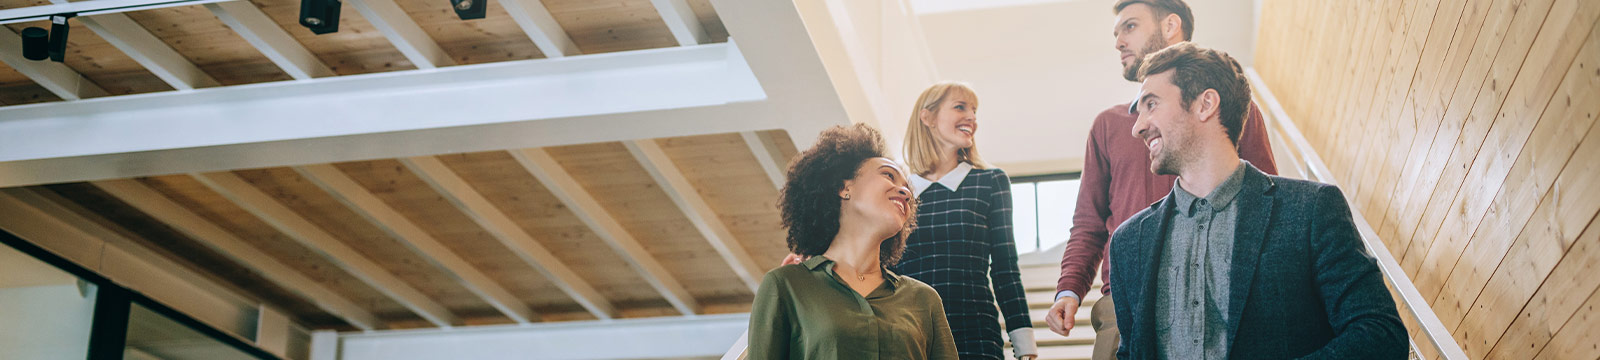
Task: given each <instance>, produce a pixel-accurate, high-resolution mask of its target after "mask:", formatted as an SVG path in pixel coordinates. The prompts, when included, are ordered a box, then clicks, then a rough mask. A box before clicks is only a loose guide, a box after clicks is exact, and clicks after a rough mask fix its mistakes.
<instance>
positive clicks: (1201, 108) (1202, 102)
mask: <svg viewBox="0 0 1600 360" xmlns="http://www.w3.org/2000/svg"><path fill="white" fill-rule="evenodd" d="M1221 100H1222V95H1219V94H1217V90H1216V89H1206V91H1205V92H1202V93H1200V96H1199V97H1196V98H1195V99H1194V105H1190V106H1193V107H1196V108H1197V109H1194V110H1195V115H1199V116H1200V121H1202V122H1204V121H1208V120H1210V119H1211V118H1212V117H1213V116H1216V115H1217V113H1218V111H1219V110H1218V109H1221V108H1222V103H1221Z"/></svg>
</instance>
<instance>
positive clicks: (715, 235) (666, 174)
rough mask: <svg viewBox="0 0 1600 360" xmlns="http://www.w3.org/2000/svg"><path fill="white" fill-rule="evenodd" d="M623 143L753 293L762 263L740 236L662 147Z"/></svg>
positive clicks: (758, 283)
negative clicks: (742, 241) (735, 234)
mask: <svg viewBox="0 0 1600 360" xmlns="http://www.w3.org/2000/svg"><path fill="white" fill-rule="evenodd" d="M623 145H625V146H627V148H628V152H630V153H632V154H633V158H634V159H635V160H638V161H639V164H640V165H643V166H644V169H645V171H647V172H649V173H650V177H652V178H655V181H656V184H659V185H660V186H661V189H662V190H664V191H666V193H667V197H670V198H672V202H673V203H675V204H677V205H678V210H681V211H683V215H684V216H685V217H688V218H689V222H690V223H693V224H694V227H695V229H697V230H699V231H700V236H701V237H704V238H705V239H706V242H708V243H710V244H711V248H713V249H716V250H717V254H718V255H721V256H722V261H723V262H726V263H728V267H729V268H731V269H733V274H734V275H735V276H737V277H738V278H739V280H740V281H743V282H744V284H745V286H746V287H748V288H750V291H751V292H752V293H753V292H755V290H756V288H757V287H759V286H761V277H762V276H764V275H765V274H766V272H765V271H762V266H761V265H759V264H756V262H755V260H753V259H751V258H750V253H749V252H748V251H745V249H744V245H740V244H739V238H738V237H735V236H734V235H733V231H730V230H728V226H727V225H726V224H723V222H722V219H721V218H719V217H717V213H716V211H714V210H712V209H711V205H710V204H707V203H706V200H705V198H704V197H702V196H701V195H700V191H699V190H696V189H695V187H694V184H691V183H689V179H688V178H687V177H684V176H683V171H682V170H680V169H679V168H678V165H677V164H675V163H673V161H672V158H671V157H670V156H667V153H666V152H665V151H662V150H661V146H660V145H658V144H656V142H655V140H650V139H645V140H635V141H630V142H624V143H623Z"/></svg>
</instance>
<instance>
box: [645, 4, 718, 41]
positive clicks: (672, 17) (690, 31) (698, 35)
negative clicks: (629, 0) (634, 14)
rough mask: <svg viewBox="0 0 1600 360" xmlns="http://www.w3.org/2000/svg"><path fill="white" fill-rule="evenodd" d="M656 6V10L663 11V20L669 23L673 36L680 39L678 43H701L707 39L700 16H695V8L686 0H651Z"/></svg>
mask: <svg viewBox="0 0 1600 360" xmlns="http://www.w3.org/2000/svg"><path fill="white" fill-rule="evenodd" d="M650 4H652V5H655V6H656V12H658V13H661V21H663V22H666V23H667V29H670V30H672V37H673V38H675V39H678V45H682V46H690V45H700V44H704V43H706V41H707V36H706V30H705V28H704V27H703V26H701V25H700V18H699V17H696V16H694V9H692V8H689V2H688V1H685V0H650Z"/></svg>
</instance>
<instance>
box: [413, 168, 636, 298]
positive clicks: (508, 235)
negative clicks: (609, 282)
mask: <svg viewBox="0 0 1600 360" xmlns="http://www.w3.org/2000/svg"><path fill="white" fill-rule="evenodd" d="M400 162H401V163H402V164H404V165H405V167H406V168H407V169H410V170H411V172H412V173H413V174H416V175H417V177H418V178H421V179H422V181H423V182H426V183H428V186H430V187H433V189H434V190H435V191H437V192H438V193H439V194H440V195H443V196H444V198H445V199H447V200H449V201H450V203H451V204H454V205H455V206H456V208H457V209H460V210H461V211H462V212H463V213H465V214H466V215H467V217H469V218H471V219H472V221H474V222H476V223H477V224H478V226H480V227H483V229H484V230H485V231H488V232H489V234H490V235H492V236H494V238H495V240H499V241H500V244H502V245H505V247H506V248H507V249H510V250H511V251H512V252H513V253H516V254H517V256H518V257H520V258H522V260H523V261H525V262H527V263H528V265H529V266H532V267H533V268H534V269H535V270H538V271H539V273H541V274H544V276H545V278H547V279H549V280H550V282H551V283H552V284H554V285H555V286H556V287H557V288H560V289H561V291H562V292H564V293H566V294H567V296H570V297H572V299H573V301H576V302H577V303H578V305H580V306H583V308H584V309H586V310H588V311H589V313H590V314H594V316H595V317H596V318H599V319H602V320H605V319H613V318H616V317H617V310H616V308H614V307H613V306H612V305H611V303H610V302H609V301H607V300H606V298H605V296H604V295H601V294H600V292H599V291H597V290H595V289H594V287H593V286H591V285H589V282H588V281H585V280H583V278H581V277H579V276H578V273H577V272H576V271H572V268H570V267H567V265H566V264H565V263H563V262H562V261H561V259H560V258H558V257H556V256H555V254H553V253H551V252H550V251H549V250H546V249H545V248H544V245H540V244H539V242H538V241H536V240H534V238H533V236H532V235H529V234H528V233H527V231H524V230H522V227H521V226H518V225H517V223H516V221H513V220H511V217H508V216H506V215H505V213H503V212H501V211H500V209H499V208H496V207H495V206H494V204H493V203H490V202H489V199H486V198H484V197H483V195H482V194H479V193H478V191H477V190H473V188H472V186H471V185H468V184H467V182H466V180H462V179H461V177H460V176H459V175H456V173H455V171H452V170H450V168H449V167H447V166H445V165H444V162H442V161H439V159H438V158H434V157H431V156H420V157H412V158H405V159H400Z"/></svg>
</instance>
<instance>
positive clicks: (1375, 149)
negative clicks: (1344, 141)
mask: <svg viewBox="0 0 1600 360" xmlns="http://www.w3.org/2000/svg"><path fill="white" fill-rule="evenodd" d="M1436 4H1437V3H1431V4H1430V3H1429V2H1427V1H1409V2H1405V3H1402V4H1400V5H1391V6H1388V7H1389V8H1390V13H1391V14H1390V17H1389V18H1388V19H1387V21H1385V23H1384V24H1383V29H1381V30H1379V31H1380V33H1381V34H1383V35H1380V36H1378V37H1377V39H1375V40H1377V43H1378V44H1376V45H1379V46H1380V48H1379V49H1377V51H1376V53H1381V54H1382V55H1381V56H1378V57H1374V58H1373V63H1372V64H1370V65H1369V66H1368V69H1367V72H1368V74H1370V75H1369V76H1371V78H1370V80H1369V82H1366V83H1364V84H1367V85H1366V86H1363V88H1365V89H1363V91H1362V92H1361V94H1360V96H1359V97H1358V98H1357V100H1358V101H1359V102H1358V103H1357V104H1356V106H1355V107H1354V109H1353V112H1351V113H1350V116H1351V117H1354V119H1355V120H1356V121H1357V122H1358V123H1359V124H1361V128H1362V129H1361V131H1360V132H1359V133H1358V135H1354V138H1353V139H1351V140H1350V141H1349V142H1348V143H1349V144H1351V146H1353V148H1352V149H1354V150H1355V151H1353V152H1352V153H1353V154H1354V156H1352V157H1351V159H1350V160H1349V161H1350V163H1349V165H1347V166H1346V167H1347V168H1349V169H1351V173H1350V175H1349V176H1348V177H1349V178H1350V182H1348V183H1345V184H1347V185H1346V186H1347V188H1346V189H1345V197H1347V198H1349V199H1350V200H1352V201H1357V203H1358V204H1359V203H1361V202H1362V201H1363V199H1361V198H1360V194H1362V193H1363V191H1362V190H1363V189H1370V188H1371V185H1368V184H1367V180H1366V176H1367V174H1370V173H1375V172H1378V171H1381V170H1379V169H1377V168H1376V166H1373V165H1372V164H1371V163H1372V161H1370V160H1371V159H1372V157H1373V156H1374V155H1375V154H1377V153H1380V152H1383V151H1384V150H1385V149H1384V146H1383V145H1379V144H1391V143H1394V142H1395V139H1394V136H1395V135H1396V134H1397V133H1398V131H1396V130H1394V129H1393V128H1392V125H1393V124H1394V122H1393V121H1391V120H1389V119H1387V118H1380V117H1378V116H1376V115H1375V114H1374V113H1373V112H1374V111H1376V109H1378V108H1380V107H1381V104H1382V103H1383V100H1382V98H1380V97H1379V96H1381V95H1384V94H1385V91H1384V90H1386V89H1388V88H1389V87H1390V86H1392V84H1393V83H1394V82H1396V81H1397V79H1395V78H1396V77H1400V76H1401V75H1399V74H1396V73H1395V72H1396V69H1395V64H1397V63H1399V62H1402V61H1401V60H1400V57H1401V56H1402V55H1403V54H1402V53H1403V52H1404V51H1405V48H1404V47H1405V44H1406V42H1407V41H1408V40H1409V38H1410V37H1411V36H1412V34H1410V32H1409V31H1410V29H1409V26H1410V24H1411V21H1412V18H1413V17H1414V16H1417V14H1418V13H1432V12H1433V10H1434V9H1433V8H1432V7H1428V8H1426V9H1424V5H1436ZM1409 80H1410V78H1409V77H1407V78H1405V79H1399V80H1398V81H1406V82H1409ZM1368 216H1369V217H1370V216H1371V215H1368Z"/></svg>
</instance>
